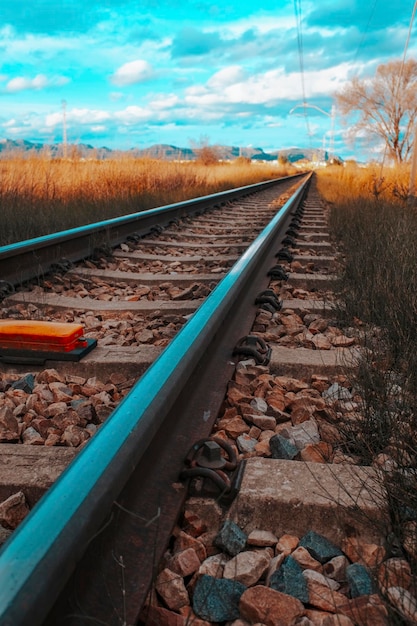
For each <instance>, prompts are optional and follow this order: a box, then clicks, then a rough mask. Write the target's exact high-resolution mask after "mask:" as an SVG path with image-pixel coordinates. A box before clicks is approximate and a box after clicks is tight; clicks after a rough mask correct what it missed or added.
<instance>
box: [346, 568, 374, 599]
mask: <svg viewBox="0 0 417 626" xmlns="http://www.w3.org/2000/svg"><path fill="white" fill-rule="evenodd" d="M346 580H347V582H348V584H349V588H350V595H351V597H352V598H357V597H359V596H366V595H371V594H372V593H373V585H372V578H371V576H370V575H369V572H368V570H367V569H366V567H364V565H361V564H360V563H352V564H351V565H348V566H347V568H346Z"/></svg>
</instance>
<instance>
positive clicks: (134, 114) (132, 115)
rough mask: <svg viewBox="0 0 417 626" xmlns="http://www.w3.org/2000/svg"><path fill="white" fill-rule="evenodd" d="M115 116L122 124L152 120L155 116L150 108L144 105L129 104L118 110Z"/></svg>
mask: <svg viewBox="0 0 417 626" xmlns="http://www.w3.org/2000/svg"><path fill="white" fill-rule="evenodd" d="M114 117H115V119H116V120H118V121H119V122H121V123H122V124H126V125H132V124H137V123H138V122H143V121H145V120H150V119H152V118H154V117H155V116H154V115H153V113H152V111H150V110H149V109H144V108H143V107H138V106H129V107H126V108H125V109H123V110H122V111H117V112H116V113H115V114H114Z"/></svg>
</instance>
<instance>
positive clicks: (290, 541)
mask: <svg viewBox="0 0 417 626" xmlns="http://www.w3.org/2000/svg"><path fill="white" fill-rule="evenodd" d="M299 541H300V539H299V538H298V537H296V536H295V535H282V537H280V538H279V541H278V543H277V545H276V546H275V550H276V553H277V554H285V556H288V555H289V554H291V552H292V551H293V550H295V549H296V547H297V546H298V543H299Z"/></svg>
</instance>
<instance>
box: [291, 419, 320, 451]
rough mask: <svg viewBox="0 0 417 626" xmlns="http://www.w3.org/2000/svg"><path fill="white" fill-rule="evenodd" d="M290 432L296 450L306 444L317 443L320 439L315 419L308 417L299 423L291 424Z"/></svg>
mask: <svg viewBox="0 0 417 626" xmlns="http://www.w3.org/2000/svg"><path fill="white" fill-rule="evenodd" d="M290 434H291V439H292V441H293V442H294V444H295V446H296V448H297V449H298V450H302V449H303V448H305V447H306V445H308V444H311V443H318V442H319V441H320V434H319V429H318V427H317V422H316V420H315V419H309V420H307V421H305V422H302V423H301V424H296V426H292V427H291V430H290Z"/></svg>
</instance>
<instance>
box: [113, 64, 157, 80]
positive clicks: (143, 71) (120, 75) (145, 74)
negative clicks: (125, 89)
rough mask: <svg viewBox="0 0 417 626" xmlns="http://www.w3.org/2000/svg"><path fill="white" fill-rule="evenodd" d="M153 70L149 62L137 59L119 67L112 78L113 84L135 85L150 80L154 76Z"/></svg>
mask: <svg viewBox="0 0 417 626" xmlns="http://www.w3.org/2000/svg"><path fill="white" fill-rule="evenodd" d="M153 73H154V72H153V68H152V66H151V65H150V63H148V62H147V61H143V60H142V59H137V60H136V61H130V63H125V64H124V65H122V66H121V67H119V68H118V69H117V70H116V71H115V73H114V74H113V75H112V77H111V81H112V83H114V84H115V85H119V86H125V85H134V84H135V83H141V82H143V81H145V80H149V79H150V78H152V76H153Z"/></svg>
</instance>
